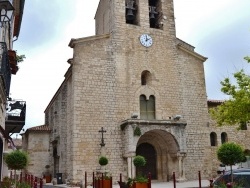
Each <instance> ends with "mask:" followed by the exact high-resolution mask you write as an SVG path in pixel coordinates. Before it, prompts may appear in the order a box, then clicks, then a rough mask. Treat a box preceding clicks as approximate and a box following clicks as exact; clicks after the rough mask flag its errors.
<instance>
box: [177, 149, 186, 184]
mask: <svg viewBox="0 0 250 188" xmlns="http://www.w3.org/2000/svg"><path fill="white" fill-rule="evenodd" d="M177 157H178V161H179V177H178V179H177V181H178V182H181V181H186V177H185V167H184V158H185V157H186V153H185V152H178V153H177Z"/></svg>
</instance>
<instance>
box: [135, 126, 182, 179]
mask: <svg viewBox="0 0 250 188" xmlns="http://www.w3.org/2000/svg"><path fill="white" fill-rule="evenodd" d="M179 151H180V147H179V144H178V142H177V140H176V138H175V136H174V135H172V134H171V133H170V132H168V131H165V130H160V129H153V130H150V131H147V132H145V133H144V134H143V135H142V136H141V137H140V138H139V140H138V142H137V147H136V155H142V156H144V157H145V158H146V160H147V163H146V166H145V167H144V168H142V169H141V170H142V171H143V175H146V174H148V172H150V173H151V176H152V179H154V180H158V181H169V180H171V179H172V172H177V173H178V172H179V158H178V152H179ZM136 171H137V169H136ZM136 173H138V172H136Z"/></svg>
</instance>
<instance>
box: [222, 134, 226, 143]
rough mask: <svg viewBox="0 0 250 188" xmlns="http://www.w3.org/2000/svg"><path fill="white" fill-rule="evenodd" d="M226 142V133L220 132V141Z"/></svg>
mask: <svg viewBox="0 0 250 188" xmlns="http://www.w3.org/2000/svg"><path fill="white" fill-rule="evenodd" d="M225 142H227V133H225V132H223V133H221V143H222V144H224V143H225Z"/></svg>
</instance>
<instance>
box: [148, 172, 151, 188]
mask: <svg viewBox="0 0 250 188" xmlns="http://www.w3.org/2000/svg"><path fill="white" fill-rule="evenodd" d="M148 188H151V173H150V172H149V173H148Z"/></svg>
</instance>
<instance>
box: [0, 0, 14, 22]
mask: <svg viewBox="0 0 250 188" xmlns="http://www.w3.org/2000/svg"><path fill="white" fill-rule="evenodd" d="M13 11H14V7H13V6H12V4H11V2H10V1H9V0H0V22H1V26H2V25H3V23H6V22H10V21H11V19H12V16H13Z"/></svg>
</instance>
